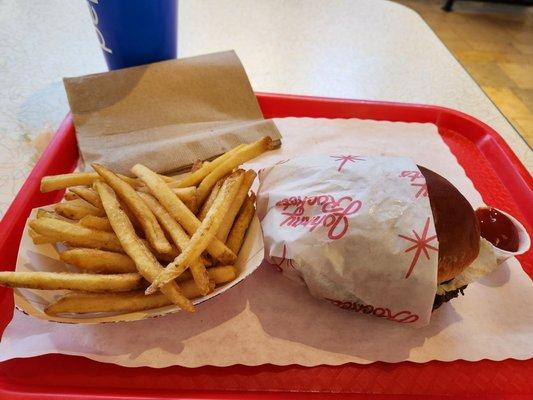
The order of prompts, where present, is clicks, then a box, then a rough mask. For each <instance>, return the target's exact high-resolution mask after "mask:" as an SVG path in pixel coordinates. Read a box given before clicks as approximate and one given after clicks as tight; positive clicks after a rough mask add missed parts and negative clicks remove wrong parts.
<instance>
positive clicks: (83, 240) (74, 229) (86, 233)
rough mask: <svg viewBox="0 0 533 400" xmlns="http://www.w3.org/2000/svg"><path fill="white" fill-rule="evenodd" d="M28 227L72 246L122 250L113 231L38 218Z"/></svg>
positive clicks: (55, 240)
mask: <svg viewBox="0 0 533 400" xmlns="http://www.w3.org/2000/svg"><path fill="white" fill-rule="evenodd" d="M30 228H32V229H33V230H34V231H35V232H36V233H38V234H41V235H44V236H47V237H49V238H51V239H53V240H54V242H66V243H69V244H71V245H73V246H80V247H92V248H96V249H105V250H111V251H122V246H121V245H120V242H119V241H118V239H117V236H116V235H115V234H114V233H111V232H104V231H97V230H95V229H89V228H85V227H83V226H80V225H78V224H72V223H70V222H66V221H61V220H59V219H53V218H38V219H35V220H33V221H31V222H30Z"/></svg>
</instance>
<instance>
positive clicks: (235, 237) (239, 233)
mask: <svg viewBox="0 0 533 400" xmlns="http://www.w3.org/2000/svg"><path fill="white" fill-rule="evenodd" d="M254 203H255V194H253V193H252V195H251V196H250V197H248V198H247V199H246V201H245V202H244V204H243V205H242V207H241V209H240V211H239V215H238V216H237V219H236V220H235V223H234V224H233V227H232V228H231V231H230V233H229V235H228V240H227V241H226V244H227V245H228V247H229V248H230V249H231V250H232V251H233V252H234V253H235V254H239V250H240V249H241V246H242V243H243V241H244V236H245V235H246V231H247V230H248V227H249V226H250V223H251V222H252V219H253V217H254V214H255V208H254Z"/></svg>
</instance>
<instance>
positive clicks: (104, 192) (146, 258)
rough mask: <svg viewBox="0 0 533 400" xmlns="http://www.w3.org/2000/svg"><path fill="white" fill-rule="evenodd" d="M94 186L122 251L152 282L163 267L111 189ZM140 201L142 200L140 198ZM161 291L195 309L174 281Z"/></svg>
mask: <svg viewBox="0 0 533 400" xmlns="http://www.w3.org/2000/svg"><path fill="white" fill-rule="evenodd" d="M95 186H96V190H97V192H98V194H99V195H100V199H101V200H102V204H103V206H104V209H105V211H106V214H107V217H108V218H109V222H110V223H111V226H112V227H113V230H114V231H115V232H116V233H117V236H118V238H119V240H120V243H121V244H122V247H123V248H124V251H125V252H126V254H128V255H129V256H130V257H131V259H132V260H133V261H134V262H135V266H136V267H137V270H138V271H139V273H140V274H141V275H142V276H143V277H144V278H145V279H146V280H147V281H148V282H153V280H154V279H155V278H156V276H158V275H159V274H160V273H161V271H163V267H162V266H161V264H159V263H158V262H157V260H156V258H155V256H154V255H153V254H152V253H151V252H150V250H148V248H147V247H146V246H145V245H144V243H143V242H142V241H141V240H140V239H139V238H138V237H137V235H136V233H135V229H134V228H133V225H132V224H131V222H130V220H129V219H128V217H127V216H126V214H125V213H124V211H122V209H121V208H120V204H119V202H118V200H117V197H116V195H115V193H114V191H113V189H112V188H111V187H110V186H109V185H107V184H105V183H103V182H96V183H95ZM174 197H176V196H174ZM140 201H141V202H142V200H140ZM143 204H144V202H143ZM145 206H146V205H145ZM161 292H162V293H163V294H164V295H165V296H166V297H167V298H168V299H169V300H170V301H171V302H172V303H174V304H176V305H178V306H179V307H180V308H182V309H184V310H186V311H189V312H194V311H195V308H194V306H193V304H192V302H191V301H190V300H188V299H187V298H186V297H185V296H184V295H183V294H182V292H181V290H180V288H179V286H178V285H177V284H176V282H169V283H167V284H166V285H164V286H162V287H161Z"/></svg>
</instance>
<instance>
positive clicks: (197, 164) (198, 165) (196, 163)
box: [191, 159, 202, 172]
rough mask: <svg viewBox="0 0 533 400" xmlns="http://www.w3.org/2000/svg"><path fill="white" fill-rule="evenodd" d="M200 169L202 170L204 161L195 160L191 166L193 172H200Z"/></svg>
mask: <svg viewBox="0 0 533 400" xmlns="http://www.w3.org/2000/svg"><path fill="white" fill-rule="evenodd" d="M200 168H202V160H200V159H198V160H195V161H194V162H193V163H192V165H191V172H195V171H198V170H199V169H200Z"/></svg>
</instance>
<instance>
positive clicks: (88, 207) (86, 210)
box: [54, 199, 105, 220]
mask: <svg viewBox="0 0 533 400" xmlns="http://www.w3.org/2000/svg"><path fill="white" fill-rule="evenodd" d="M54 210H55V212H56V213H58V214H59V215H62V216H64V217H66V218H70V219H75V220H78V219H81V218H83V217H85V216H86V215H94V216H95V217H104V216H105V213H104V211H103V210H102V209H99V208H96V207H95V206H93V205H92V204H89V203H87V202H86V201H85V200H82V199H74V200H70V201H65V202H62V203H57V204H56V205H55V206H54Z"/></svg>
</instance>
